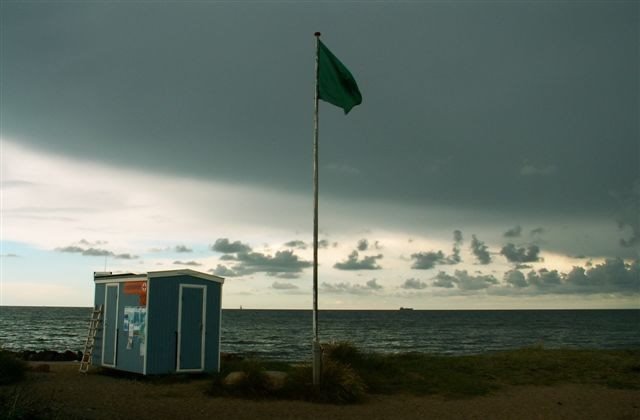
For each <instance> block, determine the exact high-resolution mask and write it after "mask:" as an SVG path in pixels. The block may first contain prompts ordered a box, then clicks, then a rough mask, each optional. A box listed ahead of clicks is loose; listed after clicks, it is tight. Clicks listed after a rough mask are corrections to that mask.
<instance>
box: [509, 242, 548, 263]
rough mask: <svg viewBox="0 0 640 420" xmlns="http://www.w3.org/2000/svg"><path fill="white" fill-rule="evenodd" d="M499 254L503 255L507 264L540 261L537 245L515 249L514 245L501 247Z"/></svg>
mask: <svg viewBox="0 0 640 420" xmlns="http://www.w3.org/2000/svg"><path fill="white" fill-rule="evenodd" d="M500 254H501V255H504V256H505V257H506V258H507V260H509V262H513V263H527V262H536V261H540V256H539V254H540V248H539V247H538V246H537V245H529V246H528V247H527V248H517V247H516V246H515V245H514V244H507V245H505V246H503V247H502V249H501V250H500Z"/></svg>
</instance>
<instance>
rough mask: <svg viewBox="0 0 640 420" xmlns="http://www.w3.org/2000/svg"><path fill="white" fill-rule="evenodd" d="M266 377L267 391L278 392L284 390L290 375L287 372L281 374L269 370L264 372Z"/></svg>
mask: <svg viewBox="0 0 640 420" xmlns="http://www.w3.org/2000/svg"><path fill="white" fill-rule="evenodd" d="M264 376H265V378H266V385H267V389H269V390H270V391H277V390H279V389H282V388H284V385H285V384H286V383H287V377H288V375H287V374H286V373H285V372H280V371H277V370H267V371H265V372H264Z"/></svg>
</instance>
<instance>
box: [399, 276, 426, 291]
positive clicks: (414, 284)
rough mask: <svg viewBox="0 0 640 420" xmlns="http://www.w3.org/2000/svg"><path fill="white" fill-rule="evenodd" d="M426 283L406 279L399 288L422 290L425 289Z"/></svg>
mask: <svg viewBox="0 0 640 420" xmlns="http://www.w3.org/2000/svg"><path fill="white" fill-rule="evenodd" d="M427 286H428V285H427V283H425V282H423V281H420V280H418V279H414V278H410V279H406V280H405V281H404V283H402V286H400V287H401V288H403V289H410V290H411V289H414V290H422V289H425V288H427Z"/></svg>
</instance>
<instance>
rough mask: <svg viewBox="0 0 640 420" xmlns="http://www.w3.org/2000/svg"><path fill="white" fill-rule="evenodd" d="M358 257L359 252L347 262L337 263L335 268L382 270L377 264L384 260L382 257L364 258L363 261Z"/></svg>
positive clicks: (352, 254)
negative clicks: (378, 261)
mask: <svg viewBox="0 0 640 420" xmlns="http://www.w3.org/2000/svg"><path fill="white" fill-rule="evenodd" d="M358 256H359V254H358V251H353V252H352V253H351V254H349V256H348V257H347V260H346V261H343V262H337V263H335V264H334V265H333V268H337V269H338V270H380V269H381V268H382V267H380V266H379V265H378V263H377V262H376V261H377V260H379V259H381V258H382V255H370V256H363V257H362V259H358Z"/></svg>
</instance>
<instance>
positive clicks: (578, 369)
mask: <svg viewBox="0 0 640 420" xmlns="http://www.w3.org/2000/svg"><path fill="white" fill-rule="evenodd" d="M323 348H324V367H325V372H324V376H323V384H322V385H321V386H320V387H319V388H316V387H313V386H312V385H311V384H310V381H311V368H310V366H304V365H303V366H299V365H298V366H291V365H288V364H284V363H274V362H271V363H269V362H260V361H255V360H252V361H250V369H251V372H252V374H251V375H249V376H250V377H251V378H252V379H251V383H250V384H247V385H244V384H239V385H238V386H237V387H236V388H235V389H233V391H232V392H230V391H229V390H228V389H225V387H224V386H222V385H221V384H222V379H223V378H224V377H225V376H226V374H227V373H229V372H231V371H234V370H235V371H243V369H246V366H249V365H246V363H247V362H246V361H245V362H230V363H226V364H223V369H222V372H221V373H220V375H217V379H216V380H214V383H215V384H216V385H215V386H214V392H213V393H214V394H216V395H220V394H221V393H222V394H224V393H227V394H229V393H231V394H233V395H236V396H247V397H260V398H294V399H306V400H314V401H324V402H333V403H352V402H359V401H362V400H364V399H365V397H366V395H367V394H414V395H428V394H438V395H442V396H444V397H447V398H466V397H473V396H477V395H485V394H487V393H489V392H492V391H494V390H498V389H500V388H503V387H505V386H510V385H556V384H591V385H602V386H606V387H613V388H626V389H640V350H627V351H625V350H620V351H614V350H611V351H609V350H576V349H544V348H542V347H529V348H522V349H517V350H509V351H503V352H495V353H487V354H481V355H468V356H444V355H432V354H422V353H402V354H379V353H366V352H362V351H360V350H359V349H358V348H356V347H355V346H353V345H351V344H349V343H334V344H328V345H324V346H323ZM243 363H245V365H244V366H243ZM265 370H280V371H284V372H287V373H288V375H289V380H288V383H287V386H285V388H284V389H282V390H279V391H277V392H269V391H268V390H265V389H264V388H262V387H261V386H260V379H259V378H260V372H263V371H265Z"/></svg>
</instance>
